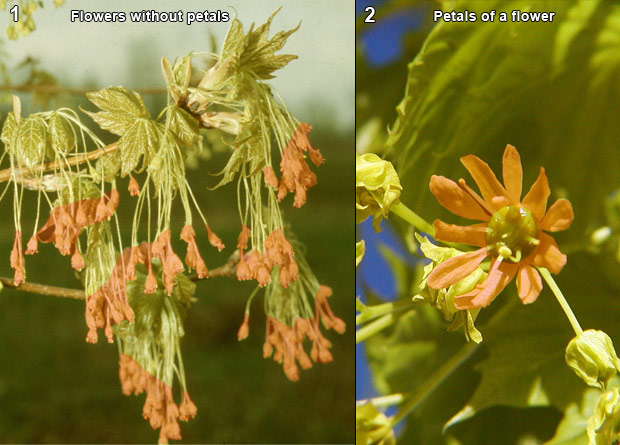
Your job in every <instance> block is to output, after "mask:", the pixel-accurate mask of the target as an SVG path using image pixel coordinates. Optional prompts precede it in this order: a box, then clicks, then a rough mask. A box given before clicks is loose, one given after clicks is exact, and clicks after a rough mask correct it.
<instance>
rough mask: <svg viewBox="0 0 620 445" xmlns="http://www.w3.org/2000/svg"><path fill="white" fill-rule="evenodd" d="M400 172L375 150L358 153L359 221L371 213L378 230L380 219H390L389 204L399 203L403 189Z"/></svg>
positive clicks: (357, 211)
mask: <svg viewBox="0 0 620 445" xmlns="http://www.w3.org/2000/svg"><path fill="white" fill-rule="evenodd" d="M402 189H403V188H402V187H401V185H400V180H399V179H398V174H397V173H396V170H394V167H393V166H392V163H391V162H389V161H384V160H383V159H381V158H380V157H379V156H377V155H376V154H374V153H366V154H363V155H360V156H357V158H356V161H355V219H356V222H357V223H360V222H362V221H364V220H365V219H366V218H368V217H369V216H372V217H373V219H372V225H373V227H374V229H375V231H376V232H379V231H380V230H381V228H380V227H379V223H380V222H381V219H383V218H387V216H388V213H389V210H390V207H391V206H392V205H394V204H398V202H399V198H400V191H401V190H402Z"/></svg>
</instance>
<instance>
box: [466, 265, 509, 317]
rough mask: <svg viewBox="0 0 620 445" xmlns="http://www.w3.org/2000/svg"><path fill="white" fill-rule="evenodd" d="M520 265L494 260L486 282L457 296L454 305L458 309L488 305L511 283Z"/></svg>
mask: <svg viewBox="0 0 620 445" xmlns="http://www.w3.org/2000/svg"><path fill="white" fill-rule="evenodd" d="M518 266H519V265H518V264H517V263H507V262H501V263H500V262H498V261H497V260H493V264H492V265H491V270H490V271H489V276H488V277H487V279H486V280H484V283H482V284H479V285H478V286H476V287H475V288H474V290H472V291H471V292H468V293H466V294H463V295H459V296H457V297H455V298H454V306H455V307H456V308H457V309H478V308H482V307H486V306H488V305H489V304H491V302H492V301H493V300H494V299H495V297H497V295H499V293H500V292H501V291H503V290H504V288H505V287H506V286H507V285H508V283H510V280H512V278H513V277H514V276H515V274H516V273H517V268H518Z"/></svg>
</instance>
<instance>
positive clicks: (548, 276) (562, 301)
mask: <svg viewBox="0 0 620 445" xmlns="http://www.w3.org/2000/svg"><path fill="white" fill-rule="evenodd" d="M538 270H539V271H540V274H541V275H542V276H543V278H544V279H545V281H546V282H547V284H548V285H549V287H550V288H551V291H552V292H553V294H554V295H555V298H556V299H557V300H558V303H560V306H562V309H563V310H564V313H565V314H566V317H567V318H568V321H569V322H570V324H571V326H572V327H573V330H574V331H575V334H577V335H579V334H581V333H582V332H583V329H581V325H580V324H579V321H577V317H575V313H574V312H573V310H572V309H571V307H570V305H569V304H568V301H566V298H565V297H564V294H562V291H561V290H560V288H559V287H558V285H557V284H556V282H555V280H554V279H553V277H552V276H551V272H549V271H548V270H547V269H545V268H544V267H539V268H538Z"/></svg>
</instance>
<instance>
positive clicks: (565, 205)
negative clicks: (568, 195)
mask: <svg viewBox="0 0 620 445" xmlns="http://www.w3.org/2000/svg"><path fill="white" fill-rule="evenodd" d="M574 217H575V216H574V214H573V206H572V205H571V203H570V201H568V200H566V199H558V200H557V201H556V202H554V203H553V205H552V206H551V207H549V210H547V213H546V214H545V217H544V218H543V220H542V223H541V224H540V228H541V229H543V230H547V231H549V232H558V231H560V230H566V229H568V228H569V227H570V225H571V224H572V223H573V218H574Z"/></svg>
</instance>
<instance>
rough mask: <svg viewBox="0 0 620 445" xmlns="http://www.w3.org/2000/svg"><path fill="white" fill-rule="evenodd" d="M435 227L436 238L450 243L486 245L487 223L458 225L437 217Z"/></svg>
mask: <svg viewBox="0 0 620 445" xmlns="http://www.w3.org/2000/svg"><path fill="white" fill-rule="evenodd" d="M433 227H434V228H435V239H437V240H440V241H446V242H449V243H463V244H471V245H473V246H478V247H484V246H486V241H487V239H486V228H487V225H486V224H485V223H478V224H473V225H471V226H457V225H456V224H447V223H445V222H443V221H440V220H438V219H436V220H435V222H434V223H433Z"/></svg>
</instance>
